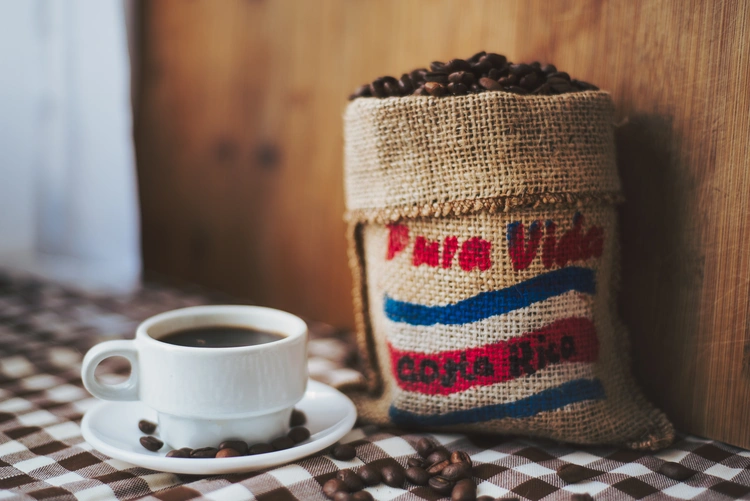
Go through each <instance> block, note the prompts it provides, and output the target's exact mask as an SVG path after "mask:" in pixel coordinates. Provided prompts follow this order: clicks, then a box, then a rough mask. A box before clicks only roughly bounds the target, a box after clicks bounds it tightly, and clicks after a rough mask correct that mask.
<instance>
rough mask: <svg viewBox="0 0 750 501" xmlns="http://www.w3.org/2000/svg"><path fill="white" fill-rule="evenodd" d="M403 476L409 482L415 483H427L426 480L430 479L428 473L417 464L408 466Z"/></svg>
mask: <svg viewBox="0 0 750 501" xmlns="http://www.w3.org/2000/svg"><path fill="white" fill-rule="evenodd" d="M404 476H406V479H407V480H408V481H409V482H411V483H412V484H416V485H427V482H428V481H429V480H430V474H429V473H427V472H426V471H425V470H424V468H420V467H419V466H410V467H409V468H407V469H406V472H404Z"/></svg>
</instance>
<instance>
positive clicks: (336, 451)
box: [331, 444, 357, 461]
mask: <svg viewBox="0 0 750 501" xmlns="http://www.w3.org/2000/svg"><path fill="white" fill-rule="evenodd" d="M331 455H332V456H333V457H334V458H336V459H340V460H342V461H349V460H350V459H354V456H356V455H357V450H356V449H355V448H354V447H352V446H351V445H349V444H338V445H335V446H334V447H333V449H332V450H331Z"/></svg>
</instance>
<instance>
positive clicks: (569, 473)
mask: <svg viewBox="0 0 750 501" xmlns="http://www.w3.org/2000/svg"><path fill="white" fill-rule="evenodd" d="M557 476H559V477H560V478H561V479H563V481H565V482H567V483H569V484H575V483H576V482H580V481H582V480H586V479H589V478H591V473H590V471H589V469H588V468H584V467H583V466H579V465H577V464H564V465H562V466H561V467H559V468H558V469H557Z"/></svg>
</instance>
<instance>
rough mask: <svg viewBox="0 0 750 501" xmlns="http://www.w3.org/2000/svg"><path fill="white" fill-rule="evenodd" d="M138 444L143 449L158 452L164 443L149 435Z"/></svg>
mask: <svg viewBox="0 0 750 501" xmlns="http://www.w3.org/2000/svg"><path fill="white" fill-rule="evenodd" d="M140 442H141V445H142V446H143V447H145V448H146V449H148V450H150V451H153V452H156V451H158V450H159V449H161V448H162V446H163V445H164V442H162V441H161V440H159V439H158V438H156V437H152V436H150V435H149V436H148V437H141V439H140Z"/></svg>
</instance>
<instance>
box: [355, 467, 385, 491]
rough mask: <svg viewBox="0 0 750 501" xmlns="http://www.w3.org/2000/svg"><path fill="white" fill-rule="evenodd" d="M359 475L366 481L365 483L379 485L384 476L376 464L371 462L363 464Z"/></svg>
mask: <svg viewBox="0 0 750 501" xmlns="http://www.w3.org/2000/svg"><path fill="white" fill-rule="evenodd" d="M357 476H359V478H360V479H361V480H362V482H364V483H365V485H370V486H372V485H378V484H379V483H380V482H381V481H382V480H383V477H381V476H380V472H379V471H378V470H377V468H375V467H374V466H371V465H369V464H367V465H365V466H363V467H362V468H360V469H359V471H358V472H357Z"/></svg>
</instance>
